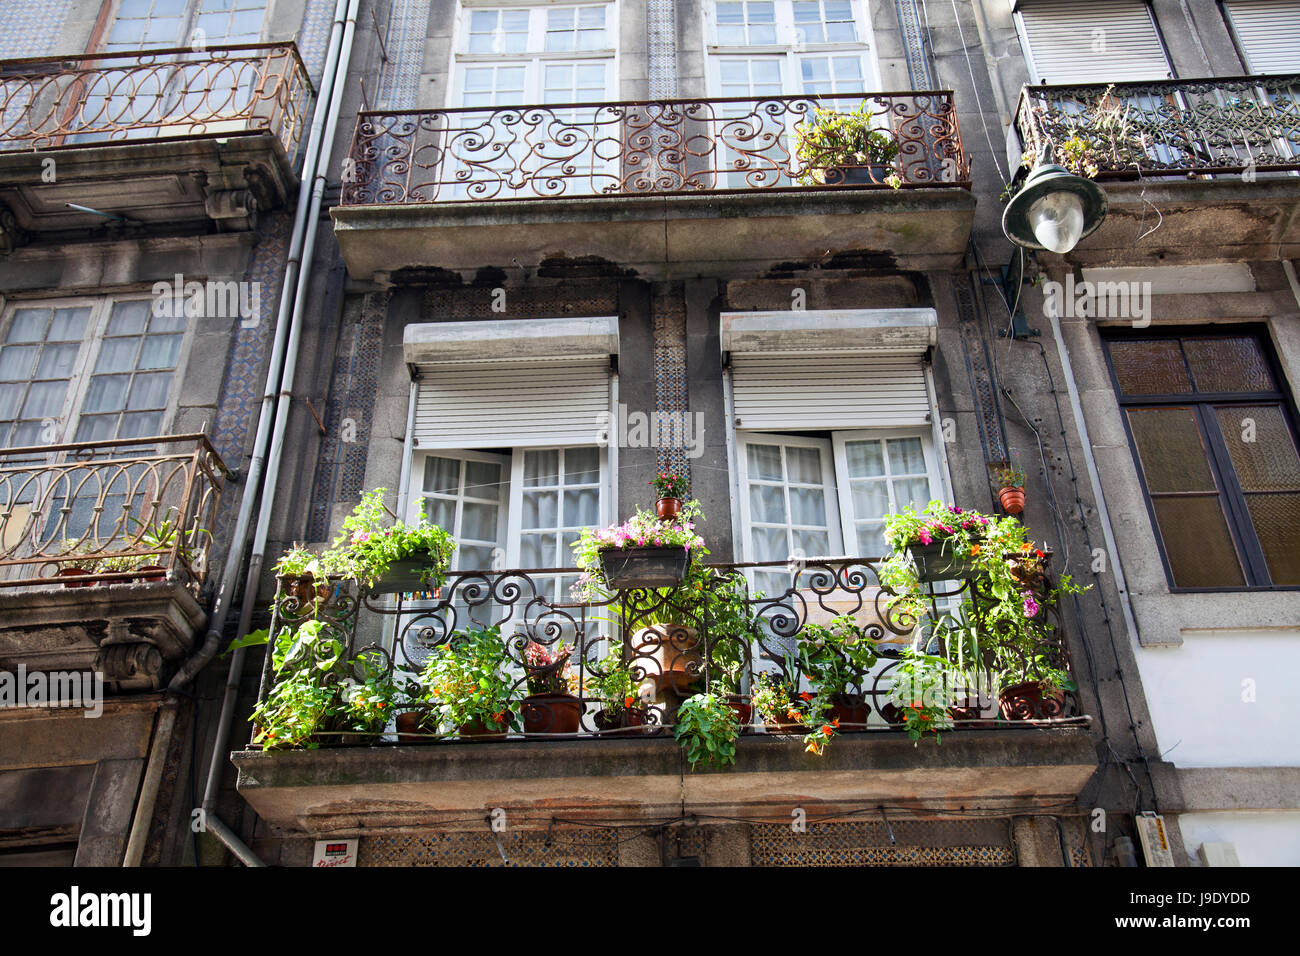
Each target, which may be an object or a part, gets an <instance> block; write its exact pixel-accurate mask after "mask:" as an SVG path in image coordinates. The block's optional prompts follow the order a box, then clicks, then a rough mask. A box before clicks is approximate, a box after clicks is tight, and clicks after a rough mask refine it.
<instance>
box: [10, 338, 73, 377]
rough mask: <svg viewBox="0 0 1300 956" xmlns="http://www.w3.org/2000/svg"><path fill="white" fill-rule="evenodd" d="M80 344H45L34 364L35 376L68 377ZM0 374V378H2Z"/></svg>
mask: <svg viewBox="0 0 1300 956" xmlns="http://www.w3.org/2000/svg"><path fill="white" fill-rule="evenodd" d="M80 350H81V346H80V345H47V346H45V348H44V349H42V350H41V360H40V362H39V363H37V366H36V377H37V378H68V377H69V376H71V375H72V366H73V364H74V363H75V362H76V361H77V352H79V351H80ZM4 377H5V376H4V375H0V378H4Z"/></svg>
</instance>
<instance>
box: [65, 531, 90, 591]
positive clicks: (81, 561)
mask: <svg viewBox="0 0 1300 956" xmlns="http://www.w3.org/2000/svg"><path fill="white" fill-rule="evenodd" d="M94 550H95V548H94V546H93V545H92V544H91V543H90V542H89V541H84V540H81V539H78V538H64V539H63V540H62V541H60V542H59V557H68V556H73V557H74V560H71V561H60V562H59V563H58V564H57V566H56V567H57V570H55V572H54V576H55V577H58V578H64V579H65V580H64V582H63V586H64V587H65V588H87V587H90V586H91V585H92V584H93V583H94V582H93V581H80V580H68V579H74V578H84V577H86V576H87V575H91V574H94V573H95V571H96V569H97V568H98V567H99V560H98V559H94V558H88V557H84V555H88V554H90V553H91V552H93V551H94Z"/></svg>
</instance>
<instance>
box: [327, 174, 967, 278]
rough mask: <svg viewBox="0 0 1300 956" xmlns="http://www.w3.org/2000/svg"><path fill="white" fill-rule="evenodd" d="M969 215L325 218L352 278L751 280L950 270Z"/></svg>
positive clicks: (668, 199)
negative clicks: (463, 275)
mask: <svg viewBox="0 0 1300 956" xmlns="http://www.w3.org/2000/svg"><path fill="white" fill-rule="evenodd" d="M974 210H975V200H974V197H972V196H971V194H970V193H969V192H967V191H966V190H964V189H961V188H960V187H952V188H943V189H941V188H926V189H901V190H897V191H895V190H890V189H886V190H877V189H866V190H854V189H844V190H821V191H814V190H809V191H807V192H797V193H795V192H791V193H760V192H757V191H755V192H752V193H734V194H732V193H728V194H716V193H711V194H706V195H700V196H613V197H602V198H584V199H576V198H575V199H558V198H555V199H541V200H534V201H531V202H530V201H510V202H465V203H443V204H437V203H426V204H400V205H399V204H394V205H388V206H336V207H334V208H333V209H331V210H330V215H331V217H332V218H333V220H334V233H335V236H336V237H337V239H338V243H339V248H340V250H341V251H342V253H343V258H344V260H345V261H346V262H347V264H348V274H349V275H350V276H352V277H353V278H354V279H370V278H376V277H378V278H381V279H382V278H384V277H385V276H387V275H389V274H391V273H393V272H395V271H397V270H399V269H402V268H406V267H417V266H422V267H428V266H437V267H439V268H442V269H449V270H453V271H466V272H468V273H473V272H475V271H477V270H478V269H479V268H480V267H482V266H484V265H495V266H499V267H502V268H505V267H509V266H510V265H511V261H512V260H514V259H517V260H519V261H520V262H521V263H524V264H525V265H527V266H529V267H533V266H535V265H536V264H538V263H540V262H542V261H544V260H546V259H550V258H554V257H558V258H561V259H580V258H583V257H595V258H596V259H599V260H603V261H607V262H611V263H615V264H616V265H617V268H619V269H622V270H627V271H628V272H629V273H634V274H637V275H640V276H643V277H648V278H662V277H665V276H668V275H671V274H677V275H681V274H683V273H685V274H689V275H701V274H703V275H714V276H723V277H725V276H731V275H748V276H752V275H755V274H762V273H763V272H766V271H767V270H769V269H771V268H772V267H773V266H775V265H777V264H778V263H786V262H790V261H806V262H810V263H811V262H816V261H823V260H825V259H828V258H832V257H834V256H835V255H837V254H838V255H853V256H861V257H863V258H864V259H865V260H870V261H871V262H873V263H874V264H875V265H876V266H877V267H881V268H888V267H896V268H899V269H918V270H924V269H948V268H953V267H955V266H957V265H958V264H959V263H960V262H961V259H962V256H963V255H964V254H965V250H966V242H967V239H968V238H969V236H970V228H971V222H972V221H973V217H974Z"/></svg>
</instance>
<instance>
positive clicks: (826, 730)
mask: <svg viewBox="0 0 1300 956" xmlns="http://www.w3.org/2000/svg"><path fill="white" fill-rule="evenodd" d="M822 736H823V737H834V736H835V728H834V727H832V726H831V725H830V724H823V725H822Z"/></svg>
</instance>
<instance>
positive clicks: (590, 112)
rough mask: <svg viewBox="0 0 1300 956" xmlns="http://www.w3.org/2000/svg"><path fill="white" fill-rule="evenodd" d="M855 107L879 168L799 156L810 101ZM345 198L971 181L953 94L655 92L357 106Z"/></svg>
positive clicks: (429, 199) (347, 201)
mask: <svg viewBox="0 0 1300 956" xmlns="http://www.w3.org/2000/svg"><path fill="white" fill-rule="evenodd" d="M859 108H861V109H862V110H863V113H864V115H866V116H868V117H869V123H870V125H871V126H872V128H874V129H877V130H879V131H880V133H881V134H882V135H883V137H884V138H886V139H888V141H889V142H890V144H892V146H894V147H897V157H896V158H895V159H894V160H892V161H891V162H890V163H889V164H888V165H887V166H882V167H872V166H867V165H864V166H861V167H842V166H840V164H837V163H835V162H833V161H832V160H830V159H829V158H827V157H820V158H819V157H817V156H811V157H808V158H802V159H801V158H800V156H799V155H798V149H797V142H798V137H799V132H800V130H801V129H804V128H806V127H808V125H809V124H811V123H814V122H815V119H816V117H815V112H814V111H815V110H817V109H822V110H838V111H844V112H847V111H853V110H856V109H859ZM347 167H348V168H347V170H346V172H345V176H344V187H343V194H342V202H343V205H351V206H359V205H388V204H397V203H434V202H473V201H488V200H516V199H548V198H573V197H590V196H628V195H646V194H672V193H692V194H693V193H700V192H725V191H738V190H739V191H743V190H754V189H790V188H823V187H826V188H842V187H854V186H865V187H875V188H884V189H888V188H889V186H888V185H887V184H886V183H885V179H886V177H887V176H888V175H889V173H890V172H894V173H896V174H897V175H898V177H899V179H900V180H901V183H902V185H903V186H955V187H964V188H970V161H969V158H968V157H967V155H966V153H965V152H964V151H963V150H962V145H961V132H960V130H959V128H958V126H957V111H956V108H955V106H954V104H953V96H952V93H951V92H950V91H918V92H906V93H857V94H850V95H827V96H772V97H766V98H763V99H743V98H728V99H708V100H655V101H627V102H618V103H574V104H564V105H553V106H552V105H547V106H512V107H496V108H491V109H484V108H478V109H445V110H407V111H367V112H362V113H360V114H359V115H358V117H357V126H356V132H355V134H354V136H353V140H352V151H351V155H350V157H349V160H348V162H347Z"/></svg>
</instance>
